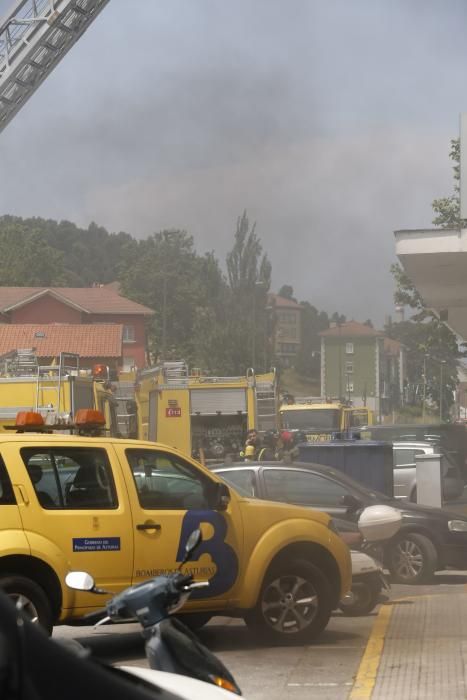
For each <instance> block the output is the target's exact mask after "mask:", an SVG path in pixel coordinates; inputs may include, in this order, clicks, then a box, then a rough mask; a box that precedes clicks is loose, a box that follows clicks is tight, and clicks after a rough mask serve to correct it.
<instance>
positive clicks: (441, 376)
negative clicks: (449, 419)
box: [439, 360, 446, 423]
mask: <svg viewBox="0 0 467 700" xmlns="http://www.w3.org/2000/svg"><path fill="white" fill-rule="evenodd" d="M445 364H446V360H441V362H440V369H439V422H440V423H441V422H442V420H443V391H444V387H443V366H444V365H445Z"/></svg>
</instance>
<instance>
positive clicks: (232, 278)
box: [226, 211, 271, 374]
mask: <svg viewBox="0 0 467 700" xmlns="http://www.w3.org/2000/svg"><path fill="white" fill-rule="evenodd" d="M226 262H227V276H228V282H229V289H230V299H229V306H230V314H229V337H230V343H231V366H232V369H233V371H234V373H239V374H243V373H244V372H245V371H246V369H247V368H248V367H254V368H255V369H257V368H260V369H267V366H268V364H269V357H268V354H269V353H268V332H267V298H268V291H269V288H270V285H271V264H270V262H269V260H268V257H267V255H265V254H263V248H262V245H261V241H260V239H259V238H258V236H257V235H256V224H253V225H252V226H250V222H249V220H248V216H247V213H246V211H244V212H243V214H242V216H239V217H238V219H237V228H236V231H235V237H234V244H233V247H232V250H231V251H230V252H229V253H228V254H227V260H226Z"/></svg>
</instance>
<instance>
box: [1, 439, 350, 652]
mask: <svg viewBox="0 0 467 700" xmlns="http://www.w3.org/2000/svg"><path fill="white" fill-rule="evenodd" d="M197 527H200V528H201V530H202V532H203V543H202V545H201V546H200V547H199V549H197V550H196V553H195V555H194V559H195V560H194V561H190V562H189V563H188V564H187V565H186V571H187V572H191V573H193V574H194V576H195V578H197V579H200V580H206V579H208V580H209V582H210V586H209V588H207V589H204V590H203V591H202V592H198V593H197V597H196V596H193V597H192V599H191V601H190V602H189V604H188V605H187V606H186V611H187V613H191V614H192V617H193V619H195V618H196V616H195V615H193V613H196V615H197V617H198V621H202V622H205V621H207V620H208V619H209V617H211V616H213V615H216V614H222V615H232V616H237V617H244V618H245V620H246V621H247V624H249V625H251V626H252V627H254V628H255V629H257V630H260V631H262V632H265V633H266V634H267V636H268V638H269V639H272V638H276V639H277V640H279V641H284V640H285V641H287V640H289V641H303V642H306V641H308V640H310V639H312V638H313V637H315V636H316V635H318V634H319V633H320V632H321V631H322V630H323V629H324V628H325V627H326V624H327V622H328V620H329V617H330V614H331V611H332V610H333V609H334V608H335V607H336V606H337V603H338V601H339V600H340V599H341V598H342V597H343V596H344V595H345V594H346V593H347V591H348V589H349V588H350V582H351V565H350V558H349V552H348V549H347V547H346V545H345V544H344V543H343V542H342V540H341V539H340V537H339V536H338V535H337V534H336V531H335V529H334V526H333V522H332V520H331V519H330V517H329V516H328V515H325V514H324V513H321V512H318V511H313V510H310V509H307V508H301V507H296V506H291V505H287V504H281V503H271V502H264V501H258V500H253V499H249V498H246V497H243V496H241V495H240V494H239V493H237V492H236V491H234V490H233V489H230V488H229V487H227V485H226V484H225V483H224V482H223V481H221V479H220V478H219V477H217V476H216V475H215V474H213V473H211V472H209V471H208V470H207V469H205V468H204V467H203V466H202V465H201V464H199V463H197V462H196V461H194V460H192V459H190V458H188V457H187V456H186V455H183V454H182V453H181V452H179V451H177V450H175V449H172V448H169V447H167V446H165V445H161V444H157V443H153V442H143V441H135V440H123V439H118V438H101V437H93V438H89V437H81V436H79V435H64V434H39V433H32V432H24V433H22V434H16V433H15V434H7V433H0V587H1V588H3V589H4V590H5V591H6V592H7V593H8V594H9V595H10V596H11V597H12V598H13V599H16V600H18V599H19V598H20V599H21V600H22V602H23V604H24V607H25V610H26V612H27V613H28V614H29V615H30V616H31V618H33V619H36V620H38V621H39V622H40V623H41V624H42V625H43V626H44V627H45V628H46V629H47V630H48V631H49V632H50V631H51V629H52V626H53V625H56V624H61V623H67V624H70V623H73V621H77V620H79V619H80V618H82V617H83V616H84V615H86V614H87V613H90V612H95V611H96V609H97V608H96V605H99V606H100V605H102V601H101V600H98V601H97V600H96V596H93V595H92V594H90V593H86V592H76V591H72V590H70V589H68V588H67V587H66V585H65V583H64V581H65V576H66V574H67V573H68V572H69V571H72V570H86V571H89V573H91V574H92V575H93V577H94V578H95V580H96V583H97V585H98V586H100V587H102V588H105V589H107V590H109V591H111V592H112V593H114V592H115V593H116V592H117V591H120V590H122V589H124V588H126V587H127V586H130V585H132V584H135V583H139V582H141V581H143V580H145V579H148V578H151V577H153V576H156V575H158V574H161V573H164V572H168V571H173V570H175V569H176V568H177V567H178V565H179V564H178V563H179V562H180V561H181V560H182V558H183V553H184V546H185V543H186V540H187V538H188V536H189V534H190V533H191V532H192V530H194V529H195V528H197Z"/></svg>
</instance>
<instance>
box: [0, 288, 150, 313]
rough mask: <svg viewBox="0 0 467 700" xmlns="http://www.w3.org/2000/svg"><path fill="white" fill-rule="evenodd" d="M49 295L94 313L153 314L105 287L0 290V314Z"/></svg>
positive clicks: (148, 309)
mask: <svg viewBox="0 0 467 700" xmlns="http://www.w3.org/2000/svg"><path fill="white" fill-rule="evenodd" d="M45 294H51V295H52V296H54V297H55V298H56V299H59V300H61V301H63V303H64V304H70V305H71V306H75V307H78V308H80V309H81V310H82V311H83V312H85V313H94V314H138V315H143V316H150V315H152V314H153V313H154V311H153V310H152V309H150V308H148V307H147V306H143V304H138V303H137V302H135V301H131V300H130V299H127V298H126V297H122V296H120V294H118V292H117V291H116V290H115V289H114V288H112V287H110V286H108V285H106V286H103V287H0V312H1V313H5V312H7V311H10V310H11V309H13V308H17V307H19V306H24V305H26V304H28V303H30V302H31V301H33V299H36V298H38V297H41V296H43V295H45Z"/></svg>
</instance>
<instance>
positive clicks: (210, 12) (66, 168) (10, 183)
mask: <svg viewBox="0 0 467 700" xmlns="http://www.w3.org/2000/svg"><path fill="white" fill-rule="evenodd" d="M10 4H11V0H8V3H7V2H3V0H0V12H3V11H4V10H6V9H7V8H8V6H9V5H10ZM466 14H467V10H466V6H465V3H463V2H461V0H458V1H456V0H452V1H451V2H450V3H448V4H446V3H443V2H441V0H439V1H436V2H435V1H432V2H429V1H427V2H421V1H419V2H417V1H414V2H411V3H407V2H404V0H395V1H394V2H391V3H388V2H386V1H385V0H353V2H348V0H294V2H286V0H255V1H254V2H252V1H251V0H238V1H237V2H235V3H226V2H218V0H197V1H196V2H193V0H157V2H154V1H153V0H138V2H129V0H112V1H111V2H110V3H109V5H108V7H107V8H106V9H105V10H104V12H103V13H102V15H101V16H100V17H99V18H98V19H97V20H96V22H95V24H94V25H93V26H91V28H90V29H89V31H88V32H87V34H86V35H84V36H83V38H82V39H81V40H80V41H79V42H78V44H77V45H76V47H75V48H74V49H73V50H72V52H71V53H70V54H69V55H68V56H66V57H65V59H64V60H63V62H62V63H61V65H60V66H59V67H58V68H57V70H56V71H55V72H54V73H53V74H52V76H50V78H49V79H48V80H47V81H46V83H45V84H44V85H43V86H42V87H41V88H40V90H39V91H38V92H37V93H36V95H34V96H33V98H32V99H31V100H30V102H29V103H28V104H27V105H26V106H25V107H24V109H23V110H22V111H21V112H20V113H19V115H18V116H17V117H16V119H15V120H14V121H13V122H12V124H11V125H10V126H9V127H8V128H7V129H6V130H5V131H4V132H3V133H2V134H1V136H0V162H1V166H2V167H1V185H0V212H1V213H13V214H18V215H22V216H30V215H38V216H44V217H51V218H58V219H61V218H66V219H71V220H73V221H75V222H76V223H78V224H79V225H85V226H86V225H87V224H88V223H89V222H90V221H91V220H95V221H97V222H98V223H99V224H102V225H103V226H106V227H107V228H108V229H110V230H114V231H115V230H117V231H118V230H126V231H128V232H129V233H131V234H133V235H135V236H138V237H142V236H145V235H147V234H149V233H151V232H153V231H155V230H159V229H161V228H163V227H181V228H186V229H188V230H189V231H190V232H191V233H192V234H193V235H194V236H195V240H196V242H197V246H198V250H200V251H203V250H206V249H214V250H215V251H216V253H217V255H218V256H219V257H220V258H224V256H225V253H226V251H227V250H228V249H229V248H230V246H231V243H232V238H233V232H234V228H235V221H236V218H237V216H238V214H240V213H241V212H242V211H243V209H244V208H247V210H248V214H249V217H250V219H251V220H257V231H258V234H259V235H260V237H261V239H262V241H263V244H264V248H265V250H266V251H267V253H268V255H269V257H270V259H271V261H272V264H273V282H274V285H275V287H276V288H278V287H279V286H281V285H282V284H283V283H289V284H292V285H293V287H294V289H295V291H296V294H297V296H298V297H299V298H300V299H307V300H309V301H311V302H312V303H314V304H315V305H316V306H318V307H319V308H322V309H325V310H329V311H331V310H334V309H336V308H337V309H339V311H341V312H342V313H345V314H346V315H347V316H348V317H355V318H358V319H361V320H364V319H366V318H368V317H371V318H373V320H374V321H375V322H376V323H381V322H382V320H383V317H384V315H385V314H386V313H391V312H392V308H393V304H392V291H393V283H392V278H391V276H390V274H389V266H390V264H391V263H392V262H393V261H394V241H393V235H392V232H393V230H394V229H397V228H406V227H407V228H409V227H423V226H429V225H430V223H431V219H432V213H431V208H430V205H431V201H432V199H433V198H434V197H438V196H442V195H444V194H449V193H450V192H451V189H452V181H451V170H450V168H451V164H450V162H449V158H448V153H449V141H450V138H452V137H455V136H456V135H457V130H458V125H457V123H458V113H459V112H460V111H462V110H463V109H464V108H465V100H464V101H462V100H463V98H462V92H461V91H460V87H461V86H462V85H464V84H465V72H466V70H467V44H466V42H465V41H464V27H465V26H467V23H466V19H467V18H466Z"/></svg>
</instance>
